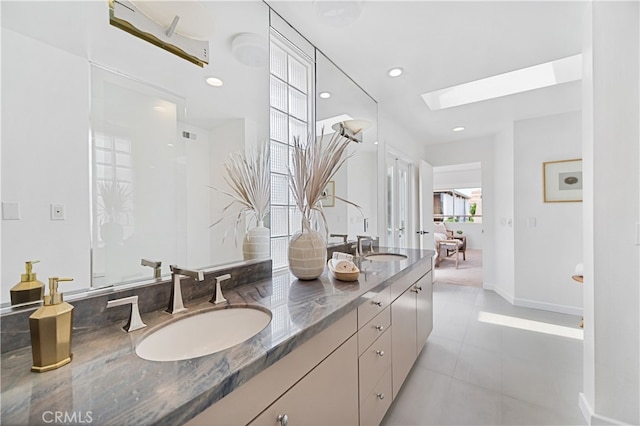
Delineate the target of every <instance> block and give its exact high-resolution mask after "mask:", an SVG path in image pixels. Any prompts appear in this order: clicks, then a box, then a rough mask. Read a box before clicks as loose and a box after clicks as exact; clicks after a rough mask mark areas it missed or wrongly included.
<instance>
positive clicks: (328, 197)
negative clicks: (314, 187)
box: [320, 180, 336, 207]
mask: <svg viewBox="0 0 640 426" xmlns="http://www.w3.org/2000/svg"><path fill="white" fill-rule="evenodd" d="M335 194H336V182H335V181H333V180H330V181H329V183H327V186H325V188H324V191H322V198H321V199H320V201H322V207H334V206H335V205H336V197H335Z"/></svg>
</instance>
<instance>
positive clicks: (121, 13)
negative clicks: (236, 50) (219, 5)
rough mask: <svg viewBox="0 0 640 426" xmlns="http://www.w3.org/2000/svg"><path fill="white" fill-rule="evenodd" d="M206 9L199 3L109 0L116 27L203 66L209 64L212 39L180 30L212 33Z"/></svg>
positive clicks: (113, 22)
mask: <svg viewBox="0 0 640 426" xmlns="http://www.w3.org/2000/svg"><path fill="white" fill-rule="evenodd" d="M198 6H199V8H198V9H197V10H195V8H196V7H198ZM170 8H174V10H170ZM176 8H178V9H179V10H178V9H176ZM203 8H204V7H203V6H202V5H201V4H199V3H198V2H140V5H139V6H136V5H135V4H133V2H131V1H128V0H109V22H110V23H111V25H113V26H114V27H117V28H120V29H121V30H124V31H126V32H128V33H129V34H132V35H134V36H136V37H139V38H141V39H143V40H146V41H148V42H149V43H151V44H154V45H156V46H158V47H160V48H162V49H164V50H166V51H168V52H171V53H173V54H175V55H177V56H179V57H181V58H183V59H186V60H187V61H189V62H192V63H194V64H196V65H198V66H201V67H203V66H204V64H208V63H209V41H208V40H198V39H196V38H193V37H190V36H188V35H185V34H183V33H182V32H181V31H182V28H187V27H189V28H195V27H199V29H200V31H199V33H200V34H209V33H210V32H211V30H212V29H213V26H212V25H213V24H212V19H211V18H210V16H209V15H208V13H207V12H206V10H202V9H203ZM154 9H157V10H154Z"/></svg>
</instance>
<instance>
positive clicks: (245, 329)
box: [136, 307, 271, 361]
mask: <svg viewBox="0 0 640 426" xmlns="http://www.w3.org/2000/svg"><path fill="white" fill-rule="evenodd" d="M270 322H271V312H269V311H268V310H266V309H264V310H263V309H260V308H257V307H238V308H233V307H232V308H227V309H215V310H208V311H203V312H197V313H194V314H190V315H187V316H185V317H184V318H180V319H178V320H176V321H172V322H170V323H169V324H167V325H166V326H164V327H161V328H159V329H158V330H156V331H154V332H152V333H151V334H149V335H148V336H147V337H145V338H144V339H143V340H142V341H141V342H140V343H139V344H138V345H137V347H136V354H137V355H138V356H139V357H140V358H143V359H146V360H149V361H180V360H184V359H192V358H198V357H201V356H204V355H210V354H213V353H216V352H219V351H221V350H224V349H227V348H230V347H232V346H235V345H237V344H238V343H242V342H244V341H245V340H248V339H250V338H251V337H253V336H255V335H256V334H258V333H260V332H261V331H262V330H264V328H265V327H266V326H267V325H269V323H270Z"/></svg>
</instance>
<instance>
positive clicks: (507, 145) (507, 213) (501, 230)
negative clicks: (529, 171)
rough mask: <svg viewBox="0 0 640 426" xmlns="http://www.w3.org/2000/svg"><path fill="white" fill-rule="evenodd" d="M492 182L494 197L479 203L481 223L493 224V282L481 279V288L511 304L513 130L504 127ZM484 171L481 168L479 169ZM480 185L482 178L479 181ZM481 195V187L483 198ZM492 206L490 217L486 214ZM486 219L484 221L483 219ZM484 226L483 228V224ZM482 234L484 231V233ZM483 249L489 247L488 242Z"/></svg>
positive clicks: (499, 138)
mask: <svg viewBox="0 0 640 426" xmlns="http://www.w3.org/2000/svg"><path fill="white" fill-rule="evenodd" d="M494 164H495V166H494V167H493V169H492V170H493V182H494V187H493V190H494V193H495V198H494V200H493V203H492V204H490V203H489V202H486V201H485V200H483V201H484V202H483V203H482V208H483V210H484V212H483V224H484V223H485V222H486V223H491V224H493V225H494V228H493V229H494V234H493V241H492V242H493V253H494V262H495V275H494V276H493V277H492V278H493V279H494V281H490V282H489V283H487V282H486V280H485V288H490V289H493V290H495V291H496V292H497V293H498V294H500V295H501V296H502V297H504V298H505V299H507V300H509V301H510V302H512V303H513V301H514V296H515V258H514V230H513V217H514V193H513V191H514V181H513V178H514V164H513V127H511V126H510V127H508V128H507V129H505V130H504V131H502V132H500V133H499V134H498V135H496V137H495V145H494ZM483 169H484V167H483ZM483 182H484V179H483ZM484 194H485V191H484V187H483V195H484ZM490 205H492V206H493V212H494V214H493V215H491V216H489V215H488V214H487V212H486V209H487V208H488V206H490ZM485 218H486V219H485ZM485 226H486V225H485ZM485 233H486V232H485ZM485 247H491V245H490V244H489V243H487V244H486V245H485ZM485 250H486V249H485Z"/></svg>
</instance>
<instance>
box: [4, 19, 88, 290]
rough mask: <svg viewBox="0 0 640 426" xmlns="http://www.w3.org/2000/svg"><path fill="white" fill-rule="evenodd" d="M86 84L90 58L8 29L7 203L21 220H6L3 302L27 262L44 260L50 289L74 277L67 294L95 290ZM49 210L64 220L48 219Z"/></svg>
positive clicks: (43, 276) (41, 275)
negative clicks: (60, 209)
mask: <svg viewBox="0 0 640 426" xmlns="http://www.w3.org/2000/svg"><path fill="white" fill-rule="evenodd" d="M42 64H50V65H49V66H47V67H46V70H45V69H44V68H43V65H42ZM88 82H89V64H88V63H87V61H86V59H82V58H79V57H77V56H74V55H71V54H69V53H67V52H65V51H63V50H60V49H57V48H55V47H52V46H49V45H46V44H43V43H41V42H38V41H36V40H34V39H31V38H28V37H25V36H22V35H20V34H18V33H15V32H13V31H11V30H7V29H3V30H2V104H3V106H6V105H9V104H11V105H12V107H11V108H3V111H2V202H19V203H20V208H21V217H22V220H3V221H2V244H3V247H2V292H1V293H0V301H1V302H6V301H8V300H9V289H10V288H11V287H13V286H14V285H15V284H17V283H18V282H19V281H20V274H21V273H24V262H25V261H26V260H35V259H39V260H40V261H41V263H39V264H37V265H35V266H34V271H35V272H37V273H38V279H40V280H41V281H43V282H45V283H46V280H47V278H48V277H51V276H58V277H62V276H68V277H71V278H74V280H75V281H73V282H71V283H65V284H64V285H61V290H62V291H68V290H71V289H77V288H87V287H88V286H89V284H90V279H91V277H90V271H89V265H90V253H91V252H90V225H89V217H90V214H89V205H90V201H89V166H88V162H87V159H88V158H89V143H88V135H89V100H90V98H89V85H88ZM43 94H44V95H43ZM34 99H38V100H39V101H38V102H34ZM34 152H37V153H38V155H33V153H34ZM51 203H61V204H64V205H65V211H66V212H65V216H66V218H65V220H64V221H51V220H50V213H49V212H50V210H49V209H50V204H51ZM42 241H47V242H49V243H42Z"/></svg>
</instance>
